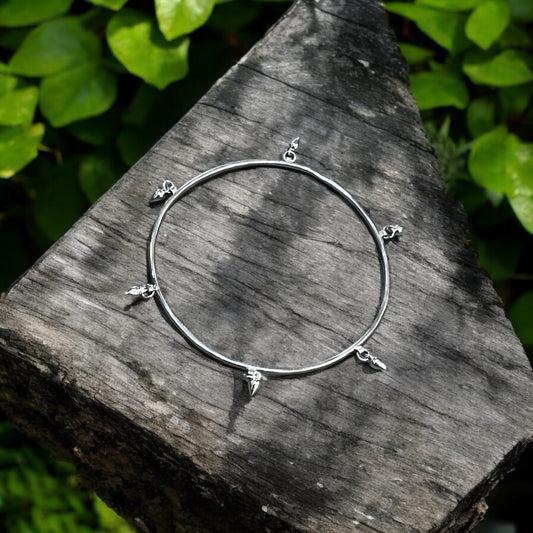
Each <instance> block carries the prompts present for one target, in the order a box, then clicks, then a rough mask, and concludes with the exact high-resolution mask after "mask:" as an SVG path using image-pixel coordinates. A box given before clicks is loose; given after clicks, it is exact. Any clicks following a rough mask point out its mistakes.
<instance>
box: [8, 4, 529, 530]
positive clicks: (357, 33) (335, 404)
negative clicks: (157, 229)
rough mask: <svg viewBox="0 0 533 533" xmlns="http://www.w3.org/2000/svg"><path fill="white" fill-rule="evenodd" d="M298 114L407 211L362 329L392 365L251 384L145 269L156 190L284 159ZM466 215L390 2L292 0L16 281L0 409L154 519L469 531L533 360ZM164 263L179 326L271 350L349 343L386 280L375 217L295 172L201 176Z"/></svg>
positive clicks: (524, 427)
mask: <svg viewBox="0 0 533 533" xmlns="http://www.w3.org/2000/svg"><path fill="white" fill-rule="evenodd" d="M296 135H299V136H300V137H301V145H300V149H299V151H298V162H300V163H302V164H305V165H308V166H310V167H312V168H314V169H315V170H317V171H319V172H321V173H323V174H325V175H326V176H328V177H329V178H331V179H333V180H335V181H336V182H338V183H339V184H341V185H342V186H343V187H345V188H346V189H347V190H348V191H350V192H351V193H352V194H353V195H354V197H356V198H357V199H358V200H359V201H360V202H361V203H362V204H363V206H364V207H365V208H366V209H367V210H368V212H369V213H370V215H371V217H372V218H373V219H374V220H375V221H376V223H377V224H380V225H385V224H388V223H400V224H401V225H403V226H404V227H405V228H406V232H405V235H404V236H403V237H402V239H401V241H400V242H398V243H391V244H390V245H388V253H389V258H390V262H391V277H392V280H391V282H392V286H391V301H390V306H389V309H388V311H387V314H386V315H385V318H384V320H383V322H382V324H381V326H380V327H379V329H378V330H377V332H376V334H375V335H374V336H373V337H372V339H371V340H370V341H369V342H368V344H367V346H368V348H369V349H370V350H371V351H372V352H373V353H375V354H376V355H378V356H379V357H380V358H382V359H383V360H384V361H385V362H386V363H387V365H388V370H387V371H386V372H380V373H376V372H372V371H369V370H368V369H367V368H366V367H365V366H364V365H362V364H360V363H358V362H357V361H355V360H352V359H350V360H347V361H345V362H343V363H342V364H340V365H338V366H336V367H334V368H332V369H330V370H327V371H324V372H321V373H318V374H315V375H313V376H310V377H306V378H301V379H293V380H269V381H268V382H267V383H266V384H265V385H264V387H263V388H262V390H261V392H260V393H259V394H258V396H256V397H255V398H253V399H252V400H250V399H249V397H248V395H247V393H246V391H245V390H244V389H243V384H242V379H241V375H240V373H238V372H234V371H232V370H231V369H228V368H226V367H224V366H221V365H219V364H218V363H216V362H215V361H212V360H209V359H207V358H206V357H205V356H203V355H201V354H200V353H198V351H197V350H195V349H193V348H192V347H191V346H189V345H188V344H187V343H186V341H185V340H184V339H183V338H182V337H181V336H180V335H179V334H178V333H177V332H176V331H175V330H173V329H172V327H171V326H170V325H169V324H168V323H167V322H166V321H165V320H164V318H163V317H162V314H161V312H160V310H159V309H158V307H157V305H155V302H154V301H153V300H151V301H146V302H142V303H139V304H132V302H131V299H129V298H128V297H127V296H125V295H124V291H125V290H126V289H127V288H128V287H129V286H131V285H134V284H139V283H144V282H145V281H146V259H145V248H146V244H147V239H148V235H149V231H150V228H151V226H152V224H153V222H154V220H155V218H156V216H157V213H158V209H157V208H155V209H154V208H150V207H148V205H147V201H148V199H149V197H150V196H151V194H152V192H153V191H154V190H155V188H156V187H157V186H158V185H160V184H161V183H162V182H163V180H165V179H172V180H173V181H174V182H175V183H176V184H177V185H179V184H182V183H184V182H185V181H187V180H188V179H190V178H192V177H193V176H195V175H197V174H198V173H200V172H201V171H203V170H206V169H208V168H210V167H212V166H216V165H219V164H221V163H224V162H227V161H232V160H238V159H247V158H272V159H277V158H278V157H279V154H280V153H281V152H282V151H283V150H284V149H285V148H286V146H287V144H288V142H289V141H290V140H291V139H292V138H293V137H295V136H296ZM465 228H466V218H465V215H464V213H463V211H462V209H461V208H460V207H459V206H458V205H456V204H454V203H453V202H452V201H450V200H449V199H448V198H447V197H446V195H445V193H444V190H443V183H442V180H441V177H440V175H439V170H438V164H437V160H436V157H435V154H434V152H433V150H432V148H431V147H430V145H429V144H428V142H427V140H426V137H425V134H424V131H423V127H422V124H421V121H420V117H419V114H418V111H417V108H416V105H415V103H414V101H413V98H412V96H411V94H410V90H409V83H408V76H407V71H406V66H405V64H404V62H403V60H402V59H401V57H400V54H399V51H398V49H397V46H396V44H395V43H394V41H393V38H392V36H391V34H390V32H389V30H388V29H387V24H386V17H385V14H384V11H383V9H382V7H381V5H380V4H379V3H378V2H377V1H375V0H360V1H358V2H351V1H348V0H320V1H318V0H317V1H312V0H300V1H297V2H296V3H295V4H294V5H293V7H292V8H291V9H290V10H289V11H288V13H287V14H286V16H285V17H283V19H282V20H281V21H280V22H279V23H278V24H277V25H276V26H275V27H274V28H273V29H272V30H271V31H270V32H269V33H268V34H267V35H266V36H265V38H264V39H263V40H262V41H261V42H260V43H259V44H258V45H257V46H256V47H255V48H254V49H253V50H252V51H251V52H250V53H249V54H248V55H247V56H246V57H244V58H243V59H242V60H241V61H240V62H239V63H238V64H237V65H235V67H233V68H232V69H231V70H230V71H229V72H228V73H227V74H226V75H225V76H224V77H223V78H222V79H221V80H219V82H217V83H216V84H215V86H214V87H213V88H212V89H211V90H210V91H209V93H208V94H207V95H206V96H205V97H204V98H202V99H201V100H200V102H198V104H197V105H196V106H195V107H194V109H193V110H192V111H191V112H190V113H188V114H187V115H186V116H185V117H184V118H183V119H182V120H181V121H180V122H179V123H178V124H176V126H175V127H174V128H172V130H171V131H169V132H168V134H167V135H166V136H165V137H163V138H162V139H161V140H160V142H159V143H158V144H157V145H156V146H154V147H153V148H152V149H151V150H150V152H149V153H148V154H147V155H146V156H145V157H144V158H143V159H142V160H141V161H140V162H139V163H138V164H137V165H135V166H134V167H133V168H132V169H131V170H130V171H129V172H128V173H127V174H126V175H125V176H124V177H123V178H122V180H121V181H120V182H119V183H118V184H117V185H116V186H115V187H113V188H112V189H111V191H109V192H108V193H107V194H106V195H105V196H104V197H103V198H102V199H101V200H100V201H99V202H97V203H96V204H95V205H94V206H93V207H92V208H91V209H90V210H89V211H88V212H87V213H86V214H85V216H84V217H83V218H82V219H81V220H80V221H79V222H78V223H77V224H76V225H75V226H74V228H72V230H71V231H70V232H68V234H67V235H66V236H65V237H64V238H62V239H61V240H60V241H59V242H58V243H57V244H56V245H55V246H53V247H52V248H51V249H50V250H49V251H48V252H47V253H46V254H45V255H44V257H43V258H41V260H39V261H38V262H37V263H36V264H35V265H34V266H33V267H32V268H31V269H30V270H29V271H28V272H27V273H26V274H25V275H24V276H23V277H22V278H21V279H20V280H19V281H18V282H17V283H16V284H15V285H14V286H13V287H12V288H11V289H10V291H9V292H8V293H7V295H5V297H4V299H3V301H2V302H1V303H0V313H1V316H2V319H1V329H0V354H1V358H0V397H1V403H2V408H4V409H6V410H7V411H8V412H9V413H10V415H11V416H12V418H13V419H14V420H16V421H17V422H18V424H19V425H20V426H21V427H22V429H23V430H24V431H26V432H27V433H29V434H30V435H33V436H35V437H36V438H38V439H39V440H40V441H41V442H43V443H44V444H45V445H46V446H49V447H52V448H54V449H55V450H56V451H58V452H59V453H61V454H62V455H64V456H66V457H68V458H70V459H73V460H75V462H76V463H77V464H78V465H79V466H80V467H81V468H82V470H83V472H84V475H85V478H86V480H87V482H88V484H89V485H90V486H92V487H93V488H95V489H96V490H97V491H98V493H99V494H100V495H101V496H102V497H103V498H104V499H105V500H106V501H107V502H109V503H110V504H111V505H112V506H114V507H115V508H116V509H117V510H118V511H119V512H121V513H122V514H123V515H124V516H125V517H127V518H128V519H129V520H130V522H131V523H132V524H134V525H136V526H137V527H138V528H139V529H140V530H147V531H157V532H169V531H231V532H239V531H271V532H274V531H276V532H277V531H302V532H303V531H321V532H336V533H337V532H338V533H341V532H348V531H362V532H376V531H379V532H399V531H401V532H404V531H405V532H430V531H450V532H451V531H463V530H467V529H468V528H469V527H471V526H472V525H473V524H474V523H475V522H476V521H478V520H479V519H480V517H481V516H482V515H483V512H484V507H483V498H484V496H485V495H486V494H487V493H488V492H489V491H490V490H491V488H492V486H493V485H494V484H495V483H496V482H497V481H498V480H499V479H500V478H501V477H502V476H503V475H504V474H505V472H506V471H507V470H508V469H509V468H511V467H512V465H513V463H514V461H515V459H516V457H517V456H518V455H519V453H520V452H521V450H522V449H523V447H524V446H525V445H526V444H527V442H529V441H531V439H532V435H533V417H532V416H531V415H532V406H533V387H532V383H533V380H532V373H531V369H530V367H529V364H528V361H527V358H526V356H525V354H524V353H523V350H522V347H521V346H520V343H519V341H518V340H517V338H516V336H515V334H514V332H513V330H512V327H511V325H510V323H509V322H508V320H507V319H506V318H505V316H504V312H503V309H502V305H501V301H500V299H499V298H498V296H497V295H496V293H495V291H494V289H493V287H492V286H491V283H490V281H489V279H488V277H487V276H486V274H485V273H483V272H481V271H480V269H479V268H478V266H477V261H476V257H475V255H474V253H473V252H472V250H471V249H470V248H469V247H468V244H467V242H466V237H465ZM157 260H158V269H159V272H160V281H161V286H162V288H163V289H164V290H165V291H166V292H165V293H166V294H167V296H168V300H169V302H170V303H171V305H172V306H173V308H174V310H175V312H176V313H177V314H178V316H179V317H180V318H181V319H182V320H183V322H184V323H185V324H186V325H187V326H189V327H190V328H191V330H192V331H193V332H194V333H195V334H196V335H198V336H199V337H200V338H202V339H203V340H204V341H205V342H206V343H208V344H210V345H211V346H213V347H215V348H216V349H219V350H222V351H224V352H226V353H228V354H232V355H233V356H235V357H237V358H242V359H243V360H245V361H247V362H251V363H255V364H261V365H265V364H272V365H274V364H275V365H280V366H287V365H294V366H297V365H302V364H308V363H310V362H313V361H317V360H319V359H323V358H324V357H328V356H330V355H332V354H334V353H336V352H338V351H340V350H341V349H343V348H345V347H346V346H348V345H350V344H351V343H352V342H353V341H354V339H356V338H357V337H358V336H359V334H360V333H361V332H362V331H363V330H364V329H365V327H366V325H367V324H368V323H369V321H370V320H371V319H372V316H373V313H374V312H375V309H376V306H377V304H378V301H379V261H378V257H377V254H376V250H375V246H374V244H373V242H372V240H371V238H370V236H369V234H368V232H367V231H366V229H365V228H364V226H363V224H362V223H361V222H360V221H359V220H358V219H357V217H354V215H353V213H352V212H351V211H350V209H349V208H348V206H347V205H345V204H344V203H343V202H342V201H341V200H340V199H339V198H337V197H335V196H334V195H332V194H331V193H330V192H328V191H327V190H326V189H325V188H324V187H323V186H320V185H319V184H317V183H315V182H313V181H312V180H310V179H308V178H305V177H303V176H300V175H295V174H293V173H289V172H286V171H277V170H269V169H256V170H250V171H245V172H239V173H234V174H231V175H228V176H227V177H225V178H221V179H217V180H215V181H212V182H210V183H208V184H205V185H204V186H202V187H201V188H199V189H197V190H195V191H193V192H192V193H191V194H190V195H188V196H187V197H186V198H184V199H183V200H181V201H180V202H178V204H176V206H175V207H174V208H173V209H172V211H171V213H170V214H169V217H168V218H167V219H166V221H165V223H164V225H163V228H162V233H161V239H160V241H159V245H158V256H157Z"/></svg>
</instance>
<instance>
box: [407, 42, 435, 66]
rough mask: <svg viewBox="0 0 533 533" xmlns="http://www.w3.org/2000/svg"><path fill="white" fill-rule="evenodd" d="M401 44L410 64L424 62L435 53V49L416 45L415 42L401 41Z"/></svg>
mask: <svg viewBox="0 0 533 533" xmlns="http://www.w3.org/2000/svg"><path fill="white" fill-rule="evenodd" d="M399 46H400V50H401V52H402V55H403V57H405V60H406V61H407V63H409V65H417V64H418V63H423V62H424V61H427V60H428V59H431V58H432V57H433V56H434V55H435V52H434V51H433V50H429V49H427V48H422V47H420V46H415V45H414V44H409V43H399Z"/></svg>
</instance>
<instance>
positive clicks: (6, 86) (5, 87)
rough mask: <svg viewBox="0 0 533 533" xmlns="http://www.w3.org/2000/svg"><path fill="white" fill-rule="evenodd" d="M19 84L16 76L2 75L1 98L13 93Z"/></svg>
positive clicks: (0, 81) (0, 76)
mask: <svg viewBox="0 0 533 533" xmlns="http://www.w3.org/2000/svg"><path fill="white" fill-rule="evenodd" d="M17 83H18V79H17V78H16V77H15V76H10V75H9V74H0V96H4V94H7V93H9V92H11V91H12V90H13V89H14V88H15V87H16V86H17Z"/></svg>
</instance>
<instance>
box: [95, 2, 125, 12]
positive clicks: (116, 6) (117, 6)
mask: <svg viewBox="0 0 533 533" xmlns="http://www.w3.org/2000/svg"><path fill="white" fill-rule="evenodd" d="M127 1H128V0H88V2H91V4H94V5H95V6H102V7H107V8H108V9H112V10H113V11H118V10H119V9H121V8H122V6H123V5H124V4H125V3H126V2H127Z"/></svg>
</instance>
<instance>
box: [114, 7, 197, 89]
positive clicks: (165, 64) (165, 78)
mask: <svg viewBox="0 0 533 533" xmlns="http://www.w3.org/2000/svg"><path fill="white" fill-rule="evenodd" d="M107 41H108V43H109V47H110V48H111V51H112V52H113V54H114V55H115V57H116V58H117V59H118V60H119V61H120V62H121V63H122V64H123V65H124V66H125V67H126V68H127V69H128V70H129V71H130V72H131V73H132V74H135V75H136V76H139V77H140V78H142V79H143V80H144V81H146V82H147V83H150V84H151V85H155V86H156V87H157V88H158V89H164V88H165V87H166V86H167V85H168V84H169V83H172V82H173V81H176V80H179V79H181V78H183V77H184V76H186V74H187V71H188V64H187V53H188V50H189V39H188V38H179V39H175V40H173V41H170V42H167V41H166V40H165V38H164V37H163V35H161V33H160V32H159V30H158V28H157V25H156V22H155V20H154V19H153V18H152V17H150V16H149V15H147V14H145V13H142V12H141V11H136V10H133V9H123V10H121V11H119V12H118V13H116V14H115V15H113V17H112V18H111V20H110V21H109V24H108V26H107Z"/></svg>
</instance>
